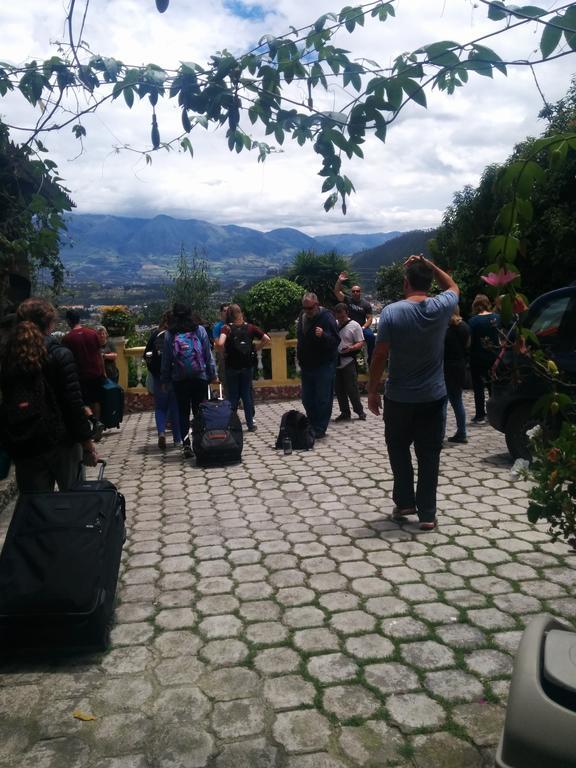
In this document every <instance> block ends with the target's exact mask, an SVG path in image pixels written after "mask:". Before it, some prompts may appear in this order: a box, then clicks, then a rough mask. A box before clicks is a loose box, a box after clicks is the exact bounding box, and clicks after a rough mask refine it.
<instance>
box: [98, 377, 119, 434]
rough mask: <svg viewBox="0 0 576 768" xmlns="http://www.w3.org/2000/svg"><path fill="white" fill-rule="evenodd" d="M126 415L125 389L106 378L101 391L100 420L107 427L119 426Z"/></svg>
mask: <svg viewBox="0 0 576 768" xmlns="http://www.w3.org/2000/svg"><path fill="white" fill-rule="evenodd" d="M123 417H124V390H123V389H122V387H121V386H120V385H119V384H115V383H114V382H113V381H111V380H110V379H106V381H105V382H104V384H102V388H101V391H100V421H101V422H102V424H104V427H105V429H112V427H119V426H120V424H121V423H122V418H123Z"/></svg>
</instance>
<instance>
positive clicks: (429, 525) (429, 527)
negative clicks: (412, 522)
mask: <svg viewBox="0 0 576 768" xmlns="http://www.w3.org/2000/svg"><path fill="white" fill-rule="evenodd" d="M437 525H438V522H437V521H436V520H430V521H429V522H426V523H420V530H421V531H433V530H434V528H436V526H437Z"/></svg>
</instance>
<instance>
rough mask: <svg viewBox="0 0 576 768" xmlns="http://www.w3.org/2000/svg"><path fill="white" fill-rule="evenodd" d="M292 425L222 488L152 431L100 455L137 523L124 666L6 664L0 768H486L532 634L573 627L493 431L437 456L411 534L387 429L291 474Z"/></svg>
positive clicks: (373, 428) (308, 459)
mask: <svg viewBox="0 0 576 768" xmlns="http://www.w3.org/2000/svg"><path fill="white" fill-rule="evenodd" d="M287 407H290V406H289V405H287V404H286V403H275V404H270V405H259V406H258V413H257V421H258V426H259V431H258V432H257V433H254V434H247V435H246V443H245V449H244V461H243V463H242V465H239V466H235V467H232V468H228V469H210V470H201V469H197V468H195V467H194V464H193V462H183V460H182V459H181V458H180V455H179V454H178V453H177V452H176V451H174V450H168V451H167V452H166V454H165V455H164V456H162V455H161V454H160V453H159V452H158V450H157V448H156V440H155V433H154V429H153V417H152V414H149V413H146V414H139V415H134V416H130V417H128V418H127V420H126V422H125V424H124V426H123V428H122V430H121V432H120V433H115V432H114V433H112V434H110V435H108V436H106V437H105V438H104V441H103V442H102V444H101V446H102V450H101V452H102V455H103V456H105V457H106V458H107V459H108V461H109V471H108V477H109V478H110V479H111V480H113V481H114V482H116V483H117V484H118V485H119V486H120V488H121V490H122V491H123V492H124V493H125V495H126V498H127V502H128V516H129V532H128V542H127V546H126V548H125V553H124V559H123V568H122V573H121V578H120V585H119V595H118V597H119V605H118V608H117V611H116V624H115V628H114V630H113V632H112V648H111V650H110V651H109V652H108V653H106V654H97V655H91V656H88V657H87V656H84V657H80V658H75V659H72V660H71V659H67V660H47V659H34V660H30V661H20V662H17V663H16V662H11V661H10V660H4V661H3V663H2V667H1V670H0V671H1V674H0V765H1V766H3V767H4V766H9V767H10V768H203V767H204V766H207V767H208V768H345V766H350V767H351V766H379V767H380V766H387V765H397V766H417V767H418V768H420V767H421V768H424V767H425V768H476V767H478V768H480V767H481V766H491V765H493V752H494V746H495V744H496V742H497V739H498V736H499V733H500V729H501V727H502V723H503V714H504V705H505V702H506V695H507V687H508V684H509V678H510V673H511V669H512V661H513V654H514V651H515V648H516V646H517V643H518V640H519V638H520V635H521V632H522V629H523V627H524V626H525V624H526V623H527V622H528V621H529V620H530V619H531V618H532V617H533V616H535V615H536V614H538V613H541V612H543V611H547V612H550V613H553V614H555V615H558V616H561V617H565V618H567V619H568V620H570V621H573V620H574V619H575V618H576V594H575V591H576V590H575V586H574V584H575V578H574V577H575V573H576V572H575V568H576V558H575V557H574V556H573V555H572V556H571V555H569V553H568V551H567V549H566V548H565V547H564V546H563V545H559V544H556V545H553V544H552V543H550V541H549V539H548V536H547V535H546V533H545V531H544V529H543V528H541V527H540V528H539V527H534V526H532V525H530V524H529V523H528V522H527V520H526V514H525V510H526V505H527V502H526V484H525V482H523V481H516V482H515V481H513V480H512V479H511V475H510V461H509V459H508V456H507V454H506V452H505V447H504V442H503V439H502V437H501V436H500V435H498V434H497V433H495V432H494V431H492V429H491V428H490V427H489V426H487V425H483V426H479V427H475V428H471V430H470V442H469V444H468V445H458V446H453V447H449V448H447V449H445V450H444V451H443V453H442V464H441V478H440V487H439V508H440V520H441V522H440V526H439V528H438V530H437V531H435V532H433V533H421V532H420V531H419V530H417V529H416V526H415V525H414V524H406V525H404V526H402V527H399V526H398V525H397V524H395V523H393V522H391V521H390V520H389V518H388V515H389V513H390V511H391V508H392V503H391V500H390V489H391V484H392V483H391V475H390V469H389V466H388V462H387V459H386V455H385V450H384V447H383V427H382V423H381V421H379V420H378V419H376V417H374V416H371V415H369V416H368V420H367V421H366V422H356V421H353V422H350V423H347V424H344V425H334V426H332V427H331V429H330V431H329V434H328V437H327V439H326V440H324V441H322V442H321V443H319V444H318V445H317V448H316V449H315V450H314V451H312V452H310V453H294V454H292V455H291V456H284V455H283V454H281V453H279V452H276V451H275V450H274V449H273V443H274V438H275V435H276V431H277V428H278V424H279V421H280V416H281V414H282V412H283V411H284V410H286V408H287ZM451 426H452V424H451V423H450V424H449V431H448V434H451V432H450V428H451ZM7 517H8V515H7V514H4V515H3V516H2V518H0V528H1V531H2V536H3V535H4V532H5V529H6V525H7V522H8V521H7ZM75 710H81V711H83V712H86V713H88V714H91V715H93V716H94V718H95V719H94V720H91V721H88V722H84V721H81V720H79V719H75V718H74V717H73V712H74V711H75Z"/></svg>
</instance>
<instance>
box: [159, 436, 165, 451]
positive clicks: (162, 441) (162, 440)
mask: <svg viewBox="0 0 576 768" xmlns="http://www.w3.org/2000/svg"><path fill="white" fill-rule="evenodd" d="M158 448H159V450H161V451H165V450H166V437H165V435H158Z"/></svg>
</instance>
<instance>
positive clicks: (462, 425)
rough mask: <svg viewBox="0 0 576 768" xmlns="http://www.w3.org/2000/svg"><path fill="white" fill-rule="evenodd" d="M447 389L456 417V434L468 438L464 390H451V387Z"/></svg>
mask: <svg viewBox="0 0 576 768" xmlns="http://www.w3.org/2000/svg"><path fill="white" fill-rule="evenodd" d="M446 389H447V391H448V401H449V402H450V405H451V406H452V410H453V411H454V416H455V417H456V434H457V435H458V436H459V437H466V411H465V410H464V401H463V399H462V389H460V388H456V389H451V388H450V387H446ZM445 413H446V409H445ZM444 431H446V416H445V417H444Z"/></svg>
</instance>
